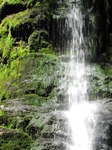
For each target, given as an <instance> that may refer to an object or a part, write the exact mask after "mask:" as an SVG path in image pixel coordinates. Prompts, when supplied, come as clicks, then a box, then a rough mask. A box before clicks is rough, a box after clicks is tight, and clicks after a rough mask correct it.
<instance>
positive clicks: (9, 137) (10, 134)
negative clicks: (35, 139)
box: [0, 128, 31, 150]
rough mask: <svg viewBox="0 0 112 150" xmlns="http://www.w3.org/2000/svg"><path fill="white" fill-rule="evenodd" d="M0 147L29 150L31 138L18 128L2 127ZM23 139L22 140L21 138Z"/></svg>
mask: <svg viewBox="0 0 112 150" xmlns="http://www.w3.org/2000/svg"><path fill="white" fill-rule="evenodd" d="M1 130H2V134H1V138H0V149H2V150H15V149H16V150H25V149H27V150H30V145H31V138H30V137H29V136H28V135H27V134H25V133H22V132H19V131H18V130H9V129H5V128H2V129H1ZM23 139H24V140H23Z"/></svg>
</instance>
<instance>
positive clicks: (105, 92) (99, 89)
mask: <svg viewBox="0 0 112 150" xmlns="http://www.w3.org/2000/svg"><path fill="white" fill-rule="evenodd" d="M94 67H95V70H94V71H93V74H92V76H91V78H90V87H91V88H90V89H89V92H90V95H91V96H92V95H94V96H96V97H95V98H107V97H108V98H111V97H112V83H111V81H112V76H111V75H112V68H111V66H110V65H109V64H106V65H104V64H100V65H95V66H94Z"/></svg>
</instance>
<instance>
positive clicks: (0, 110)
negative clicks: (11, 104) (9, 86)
mask: <svg viewBox="0 0 112 150" xmlns="http://www.w3.org/2000/svg"><path fill="white" fill-rule="evenodd" d="M3 115H4V111H3V110H2V109H0V117H1V116H3Z"/></svg>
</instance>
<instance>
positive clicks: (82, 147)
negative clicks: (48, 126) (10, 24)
mask: <svg viewBox="0 0 112 150" xmlns="http://www.w3.org/2000/svg"><path fill="white" fill-rule="evenodd" d="M68 5H69V8H68V14H67V19H66V25H67V29H68V31H70V32H71V37H68V38H69V39H70V40H68V48H67V49H70V53H69V55H68V57H69V62H68V63H66V65H65V66H66V80H67V96H68V100H69V107H70V108H69V111H67V112H65V114H66V116H67V118H68V122H69V126H70V128H71V137H72V141H73V144H72V145H71V146H70V148H69V149H70V150H92V139H93V134H94V127H95V123H96V120H95V117H94V111H95V109H96V106H95V105H94V104H91V103H89V98H88V92H87V88H88V80H87V74H86V72H87V71H88V69H90V67H89V65H88V64H86V63H85V58H86V54H87V55H88V54H89V53H90V52H89V50H88V49H87V46H86V44H85V41H84V36H83V28H84V24H83V16H82V13H81V10H80V7H79V4H78V2H77V1H75V2H74V1H71V0H68ZM67 150H68V149H67Z"/></svg>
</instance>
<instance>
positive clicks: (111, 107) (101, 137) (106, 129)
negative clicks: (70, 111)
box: [93, 100, 112, 150]
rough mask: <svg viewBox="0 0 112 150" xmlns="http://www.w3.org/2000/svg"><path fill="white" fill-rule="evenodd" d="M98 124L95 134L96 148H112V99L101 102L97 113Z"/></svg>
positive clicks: (108, 149) (96, 149) (107, 149)
mask: <svg viewBox="0 0 112 150" xmlns="http://www.w3.org/2000/svg"><path fill="white" fill-rule="evenodd" d="M96 117H97V124H96V127H95V134H94V142H93V145H94V148H93V149H94V150H99V149H102V150H105V149H106V150H111V149H112V100H107V101H104V102H102V103H101V102H100V105H99V110H98V112H97V114H96Z"/></svg>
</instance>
